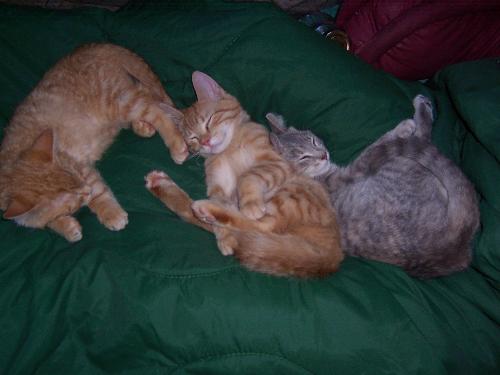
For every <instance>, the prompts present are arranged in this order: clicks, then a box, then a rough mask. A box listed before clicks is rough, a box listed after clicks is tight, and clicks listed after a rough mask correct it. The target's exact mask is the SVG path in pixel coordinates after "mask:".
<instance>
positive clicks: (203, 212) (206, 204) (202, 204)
mask: <svg viewBox="0 0 500 375" xmlns="http://www.w3.org/2000/svg"><path fill="white" fill-rule="evenodd" d="M211 208H212V203H211V202H210V201H209V200H207V199H203V200H198V201H194V202H193V204H192V205H191V210H192V211H193V214H194V216H196V217H197V218H198V219H199V220H201V221H203V222H204V223H207V224H214V223H215V222H216V219H215V216H214V215H212V213H211V212H210V209H211Z"/></svg>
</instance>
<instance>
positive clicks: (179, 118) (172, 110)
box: [159, 103, 184, 126]
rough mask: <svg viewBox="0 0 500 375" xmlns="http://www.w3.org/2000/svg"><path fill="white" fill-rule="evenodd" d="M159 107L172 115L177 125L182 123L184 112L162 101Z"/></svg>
mask: <svg viewBox="0 0 500 375" xmlns="http://www.w3.org/2000/svg"><path fill="white" fill-rule="evenodd" d="M159 107H160V108H161V109H162V110H163V112H165V113H166V114H167V116H168V117H170V119H171V120H172V121H173V122H174V124H175V125H176V126H180V125H182V121H183V120H184V113H182V112H181V111H179V110H178V109H177V108H174V107H173V106H171V105H170V104H167V103H160V104H159Z"/></svg>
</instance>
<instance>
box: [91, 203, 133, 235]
mask: <svg viewBox="0 0 500 375" xmlns="http://www.w3.org/2000/svg"><path fill="white" fill-rule="evenodd" d="M98 217H99V220H100V222H101V223H102V224H103V225H104V226H105V227H106V228H108V229H110V230H113V231H118V230H122V229H123V228H125V227H126V226H127V224H128V214H127V212H125V211H124V210H123V209H122V208H121V207H120V206H116V207H110V208H108V209H106V210H104V212H102V213H100V214H99V216H98Z"/></svg>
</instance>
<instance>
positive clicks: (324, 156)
mask: <svg viewBox="0 0 500 375" xmlns="http://www.w3.org/2000/svg"><path fill="white" fill-rule="evenodd" d="M327 159H328V153H326V152H325V153H324V154H323V155H321V160H327Z"/></svg>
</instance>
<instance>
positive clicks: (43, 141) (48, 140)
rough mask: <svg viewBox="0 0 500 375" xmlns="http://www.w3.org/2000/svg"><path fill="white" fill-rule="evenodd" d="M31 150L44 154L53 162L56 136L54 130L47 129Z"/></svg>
mask: <svg viewBox="0 0 500 375" xmlns="http://www.w3.org/2000/svg"><path fill="white" fill-rule="evenodd" d="M31 150H33V151H38V152H41V153H43V154H44V155H45V156H46V157H47V158H48V160H52V153H53V151H54V135H53V133H52V130H50V129H47V130H44V131H43V132H42V134H40V136H38V138H37V139H36V141H35V143H33V146H31Z"/></svg>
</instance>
